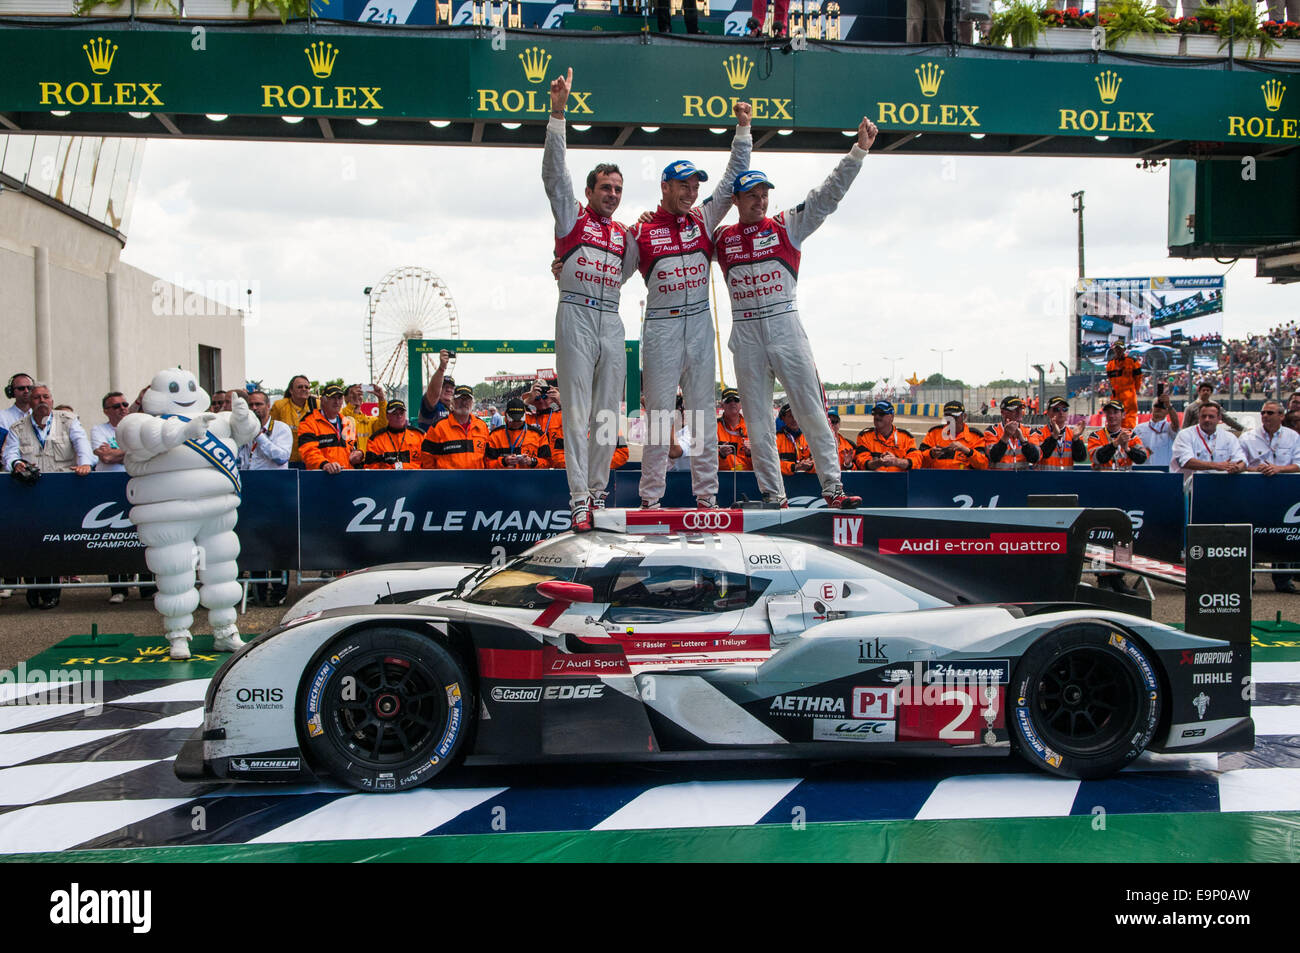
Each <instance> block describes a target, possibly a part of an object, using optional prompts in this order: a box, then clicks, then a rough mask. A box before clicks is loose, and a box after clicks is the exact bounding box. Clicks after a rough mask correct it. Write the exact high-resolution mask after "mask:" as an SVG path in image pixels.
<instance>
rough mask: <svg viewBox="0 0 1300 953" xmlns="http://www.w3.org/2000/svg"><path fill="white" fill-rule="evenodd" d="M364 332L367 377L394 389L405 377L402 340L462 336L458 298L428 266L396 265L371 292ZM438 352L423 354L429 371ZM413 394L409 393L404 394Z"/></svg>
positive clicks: (405, 349)
mask: <svg viewBox="0 0 1300 953" xmlns="http://www.w3.org/2000/svg"><path fill="white" fill-rule="evenodd" d="M369 297H370V306H369V308H368V309H367V314H366V326H365V329H364V331H363V333H364V335H365V343H366V362H367V366H368V367H369V368H370V379H371V380H373V381H376V382H378V383H380V384H382V385H383V386H384V388H385V389H390V390H391V389H393V388H395V387H399V386H401V385H403V384H405V383H406V381H407V347H406V342H408V341H410V340H413V339H419V338H455V337H460V318H459V317H458V316H457V314H456V302H455V301H453V300H452V297H451V292H450V291H448V290H447V285H446V284H445V283H444V282H443V280H442V279H441V278H439V277H438V276H437V275H435V274H434V273H433V272H432V271H429V269H427V268H421V267H419V266H418V265H405V266H403V267H401V268H394V269H393V270H392V271H390V272H389V273H388V274H386V275H384V277H383V280H382V281H380V282H379V284H377V285H375V287H374V289H373V290H372V291H371V292H370V295H369ZM437 361H438V355H437V354H426V355H425V356H424V370H425V374H426V375H427V374H429V373H432V370H433V369H434V368H436V366H437ZM408 397H409V399H414V396H413V395H408Z"/></svg>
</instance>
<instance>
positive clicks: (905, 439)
mask: <svg viewBox="0 0 1300 953" xmlns="http://www.w3.org/2000/svg"><path fill="white" fill-rule="evenodd" d="M854 449H855V450H856V452H857V465H856V467H855V469H858V470H874V471H875V472H876V473H901V472H902V471H903V467H870V466H868V465H867V464H869V463H870V462H871V461H872V460H879V459H880V458H881V457H883V456H884V455H885V454H887V453H892V454H893V455H894V456H896V457H906V458H907V459H908V460H911V461H912V469H913V470H919V469H921V451H920V450H918V449H916V438H914V437H913V436H912V435H911V434H910V433H908V432H907V431H906V430H899V429H898V428H897V427H895V428H894V429H893V430H892V431H891V432H890V434H889V436H888V437H887V438H882V437H881V436H880V435H879V434H878V433H876V428H875V427H868V428H867V429H866V430H864V431H862V433H860V434H858V442H857V446H856V447H855V448H854Z"/></svg>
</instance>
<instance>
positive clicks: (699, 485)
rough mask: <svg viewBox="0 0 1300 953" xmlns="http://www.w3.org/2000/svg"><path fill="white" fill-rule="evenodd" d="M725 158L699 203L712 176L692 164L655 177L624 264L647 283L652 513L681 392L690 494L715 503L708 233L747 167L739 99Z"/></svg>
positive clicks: (674, 165) (647, 489)
mask: <svg viewBox="0 0 1300 953" xmlns="http://www.w3.org/2000/svg"><path fill="white" fill-rule="evenodd" d="M732 109H733V112H734V113H735V115H736V135H735V137H734V138H733V139H732V141H731V157H730V158H729V159H728V160H727V168H726V171H724V172H723V173H722V177H721V179H720V180H719V182H718V186H717V188H715V189H714V190H713V194H712V195H710V196H709V197H708V198H706V199H705V200H704V201H703V202H701V203H700V204H699V205H698V206H697V205H696V204H695V201H696V199H697V198H698V196H699V194H700V183H702V182H707V181H708V178H709V177H708V175H706V174H705V173H704V171H703V170H701V169H698V168H696V167H695V163H693V162H691V161H690V160H688V159H678V160H676V161H674V162H670V163H668V165H667V166H666V167H665V168H664V170H663V173H662V174H661V176H660V184H659V189H660V194H661V198H660V202H659V208H658V209H656V210H655V212H654V214H653V215H651V216H650V218H649V219H647V220H644V221H641V222H639V223H638V224H636V225H634V226H632V229H631V234H630V236H629V237H630V241H629V242H628V257H627V262H626V264H625V268H626V270H627V271H628V272H631V271H633V270H636V271H640V272H641V277H642V278H644V279H645V287H646V309H645V323H644V324H643V325H642V329H641V361H642V370H641V386H642V388H643V390H644V392H645V403H646V408H647V409H648V411H649V418H648V420H647V424H648V426H647V430H646V444H645V451H644V454H643V456H642V459H641V483H640V496H641V506H642V507H643V508H646V509H657V508H658V507H659V500H660V498H661V497H662V496H663V495H664V485H665V477H664V475H665V473H666V472H667V470H668V452H669V448H670V446H671V445H672V443H673V438H674V434H673V427H672V419H673V400H674V398H675V397H676V395H677V387H678V384H680V385H681V388H682V398H683V416H684V418H685V420H686V423H687V426H689V427H690V430H691V433H693V434H698V435H699V439H698V440H697V441H695V443H694V444H693V445H692V448H691V449H692V451H693V453H692V454H691V458H690V465H691V490H692V492H693V493H694V495H695V502H696V506H698V507H700V508H703V509H711V508H714V507H716V506H717V505H718V504H717V499H716V497H717V493H718V446H717V432H716V428H714V427H710V426H709V424H710V423H711V422H712V421H713V408H714V402H713V394H714V390H713V379H714V372H715V371H716V370H717V364H716V360H717V358H716V355H715V354H714V350H713V337H714V331H713V317H712V313H711V311H710V309H709V271H710V268H711V264H712V261H713V232H714V230H715V229H716V228H717V227H718V226H719V225H720V224H721V223H722V220H723V218H725V217H726V215H727V213H728V212H729V211H731V189H732V186H733V184H734V182H735V178H736V176H737V175H738V174H739V173H740V172H741V171H742V170H744V169H746V168H748V167H749V153H750V146H751V144H752V143H753V137H752V135H751V133H750V127H749V119H750V112H751V110H750V105H749V103H742V102H738V103H736V104H735V105H734V106H733V107H732Z"/></svg>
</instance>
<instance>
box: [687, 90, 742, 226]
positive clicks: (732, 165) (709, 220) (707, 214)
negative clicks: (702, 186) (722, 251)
mask: <svg viewBox="0 0 1300 953" xmlns="http://www.w3.org/2000/svg"><path fill="white" fill-rule="evenodd" d="M732 111H733V112H734V113H735V114H736V135H735V136H734V137H732V140H731V156H730V158H728V159H727V168H726V171H724V172H723V173H722V175H721V177H719V179H718V184H717V186H715V187H714V189H713V194H711V195H710V196H709V197H708V198H706V199H705V200H704V201H703V202H701V203H700V213H701V214H702V215H703V216H704V230H705V231H706V232H707V233H708V234H710V235H712V234H713V232H714V230H715V229H716V228H717V227H718V226H719V225H720V224H721V223H722V220H723V219H724V218H726V217H727V212H728V211H730V210H731V188H732V185H733V184H734V183H735V181H736V176H738V175H740V173H742V172H744V171H745V170H746V169H748V168H749V157H750V152H751V151H752V150H753V147H754V134H753V128H752V127H751V126H750V124H749V120H750V116H752V115H753V109H752V108H751V107H750V105H749V103H736V104H735V105H734V106H733V107H732Z"/></svg>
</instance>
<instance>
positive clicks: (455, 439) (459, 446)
mask: <svg viewBox="0 0 1300 953" xmlns="http://www.w3.org/2000/svg"><path fill="white" fill-rule="evenodd" d="M487 441H488V427H487V424H485V423H483V421H481V420H479V419H478V418H477V417H475V416H474V415H473V414H470V418H469V423H467V424H466V425H465V426H463V427H462V426H461V425H460V423H458V422H457V420H456V417H455V415H454V414H453V415H452V416H450V417H444V418H443V419H442V420H440V421H438V423H437V424H436V425H434V426H432V427H430V428H429V429H428V431H427V432H426V433H425V435H424V443H423V444H421V446H420V449H421V450H422V451H423V453H424V469H426V470H482V469H483V457H484V454H485V452H486V450H487Z"/></svg>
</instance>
